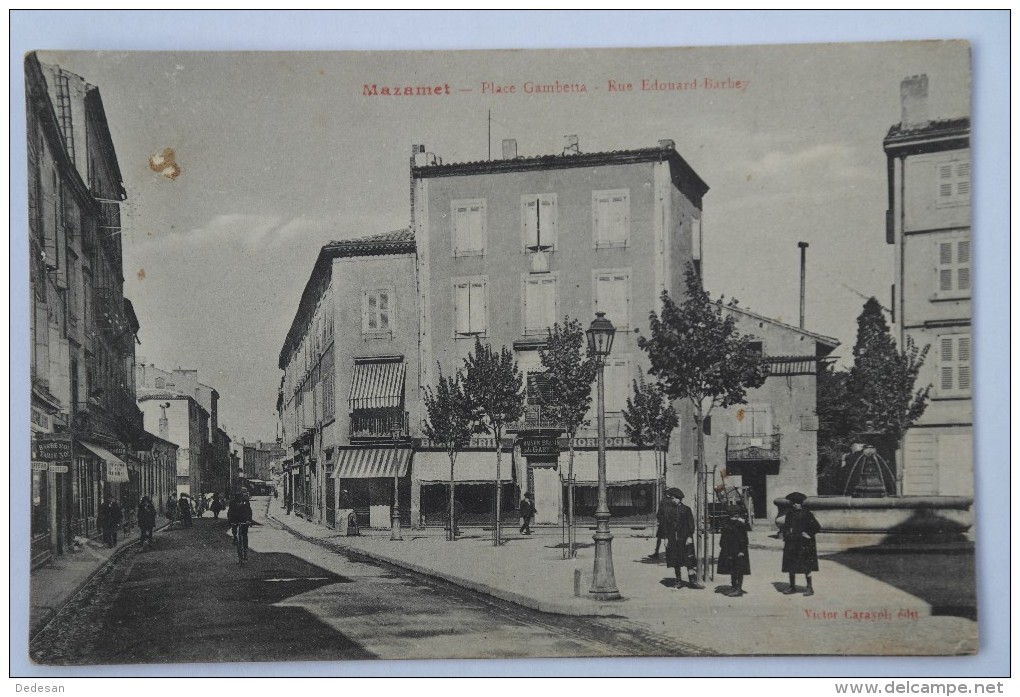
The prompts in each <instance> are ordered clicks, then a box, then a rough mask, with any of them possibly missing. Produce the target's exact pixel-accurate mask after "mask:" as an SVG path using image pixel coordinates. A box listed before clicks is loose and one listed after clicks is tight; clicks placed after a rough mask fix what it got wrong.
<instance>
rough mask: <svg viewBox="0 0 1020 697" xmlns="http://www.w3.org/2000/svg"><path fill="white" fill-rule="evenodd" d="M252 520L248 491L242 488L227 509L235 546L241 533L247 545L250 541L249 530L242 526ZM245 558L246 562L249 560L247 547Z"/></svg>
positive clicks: (245, 548)
mask: <svg viewBox="0 0 1020 697" xmlns="http://www.w3.org/2000/svg"><path fill="white" fill-rule="evenodd" d="M252 518H253V515H252V511H251V502H250V501H249V500H248V490H247V489H245V488H244V487H242V488H241V490H240V491H238V492H237V493H236V494H234V498H232V499H231V500H230V506H228V507H227V522H229V523H230V534H231V536H232V537H233V538H234V544H235V545H236V544H237V542H238V540H237V535H238V533H239V532H240V534H241V535H243V536H244V541H245V543H246V541H247V539H248V529H247V527H246V526H244V525H241V524H242V523H250V522H251V521H252ZM239 525H240V526H241V529H240V531H239V530H238V526H239ZM243 558H244V559H245V560H247V559H248V548H247V546H245V547H244V557H243Z"/></svg>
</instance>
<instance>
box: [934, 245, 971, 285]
mask: <svg viewBox="0 0 1020 697" xmlns="http://www.w3.org/2000/svg"><path fill="white" fill-rule="evenodd" d="M936 255H937V257H938V265H937V280H936V283H937V284H938V285H937V293H938V294H940V295H959V294H963V295H969V294H970V240H952V241H948V242H938V243H937V249H936Z"/></svg>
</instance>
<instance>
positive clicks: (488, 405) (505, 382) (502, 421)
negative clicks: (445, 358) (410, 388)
mask: <svg viewBox="0 0 1020 697" xmlns="http://www.w3.org/2000/svg"><path fill="white" fill-rule="evenodd" d="M523 385H524V377H523V376H522V375H521V371H520V370H518V369H517V362H516V361H515V360H514V356H513V353H511V352H510V349H508V348H507V347H506V346H504V347H503V348H502V349H501V350H500V351H499V353H496V352H495V351H493V350H492V347H491V346H489V345H488V344H483V343H482V342H481V340H480V339H479V338H478V337H477V336H476V337H475V348H474V351H472V352H471V353H469V354H468V356H467V358H465V359H464V393H465V395H466V396H467V399H468V401H469V403H470V404H471V405H472V408H473V414H474V423H475V431H476V432H478V433H491V434H492V435H493V437H494V438H495V440H496V522H495V526H494V530H493V544H494V545H499V544H501V542H502V540H501V534H500V522H501V521H500V514H501V510H500V507H501V503H502V502H501V499H502V491H501V483H500V466H501V455H502V452H503V447H502V440H503V430H504V429H505V428H506V425H507V424H510V423H513V422H514V421H518V420H520V418H521V417H522V416H524V389H523Z"/></svg>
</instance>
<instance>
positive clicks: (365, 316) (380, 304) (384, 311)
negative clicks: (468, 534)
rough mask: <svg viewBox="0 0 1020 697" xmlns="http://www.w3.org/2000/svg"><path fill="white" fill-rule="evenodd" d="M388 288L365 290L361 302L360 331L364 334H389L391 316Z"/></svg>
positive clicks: (390, 294)
mask: <svg viewBox="0 0 1020 697" xmlns="http://www.w3.org/2000/svg"><path fill="white" fill-rule="evenodd" d="M392 295H393V291H392V290H391V289H389V288H382V289H377V290H366V291H365V292H364V293H363V294H362V300H361V331H362V333H364V334H378V333H384V332H390V331H391V327H392V323H391V321H390V320H391V319H392V316H393V312H392V305H391V297H392Z"/></svg>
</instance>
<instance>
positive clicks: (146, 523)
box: [138, 496, 156, 547]
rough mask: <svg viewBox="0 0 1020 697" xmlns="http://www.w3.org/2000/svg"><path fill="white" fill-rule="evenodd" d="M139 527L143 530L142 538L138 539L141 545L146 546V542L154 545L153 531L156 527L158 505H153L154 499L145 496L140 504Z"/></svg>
mask: <svg viewBox="0 0 1020 697" xmlns="http://www.w3.org/2000/svg"><path fill="white" fill-rule="evenodd" d="M138 527H139V529H140V530H141V531H142V539H140V540H139V541H138V546H139V547H145V542H146V541H148V542H149V546H150V547H151V546H152V531H153V529H154V528H155V527H156V507H155V506H154V505H152V499H151V498H149V497H148V496H143V497H142V501H141V503H139V504H138Z"/></svg>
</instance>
